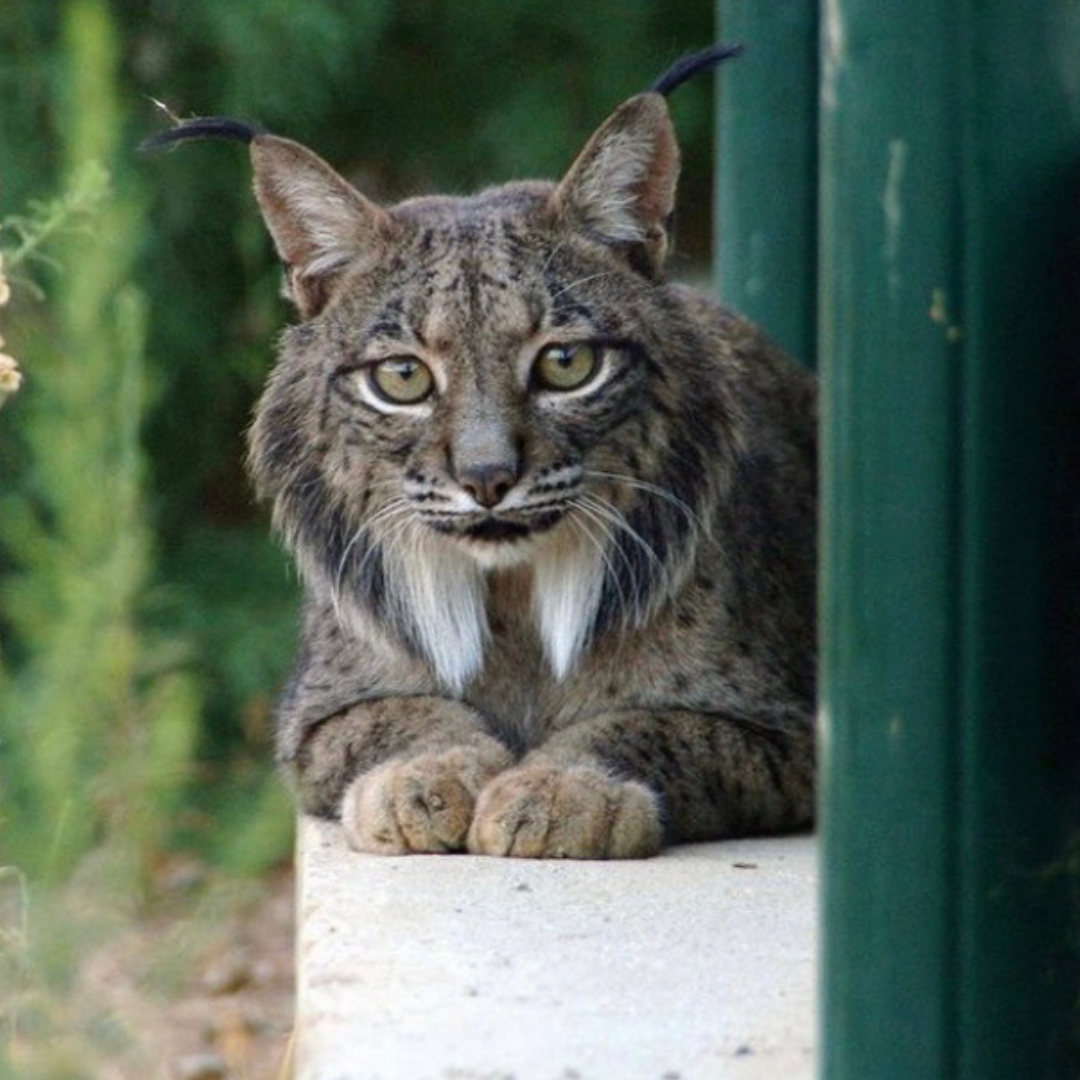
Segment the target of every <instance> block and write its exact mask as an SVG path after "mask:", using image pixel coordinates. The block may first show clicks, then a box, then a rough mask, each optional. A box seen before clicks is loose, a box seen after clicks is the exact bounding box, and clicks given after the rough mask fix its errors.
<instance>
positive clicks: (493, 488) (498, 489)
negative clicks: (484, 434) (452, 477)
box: [457, 465, 517, 510]
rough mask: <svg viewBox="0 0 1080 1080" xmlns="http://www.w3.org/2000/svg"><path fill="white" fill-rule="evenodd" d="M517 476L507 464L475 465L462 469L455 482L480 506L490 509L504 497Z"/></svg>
mask: <svg viewBox="0 0 1080 1080" xmlns="http://www.w3.org/2000/svg"><path fill="white" fill-rule="evenodd" d="M516 479H517V476H516V475H515V474H514V470H513V469H511V468H510V467H509V466H508V465H476V466H473V467H472V468H469V469H464V470H463V471H462V472H461V473H459V474H458V476H457V482H458V484H459V485H460V486H461V487H462V489H463V490H464V491H467V492H468V493H469V494H470V495H471V496H472V497H473V498H474V499H475V500H476V501H477V502H478V503H479V504H480V505H481V506H482V507H484V508H485V509H486V510H491V509H493V508H494V507H496V506H498V505H499V503H501V502H502V501H503V499H505V498H506V496H507V493H508V492H509V491H510V489H511V488H512V487H513V486H514V481H515V480H516Z"/></svg>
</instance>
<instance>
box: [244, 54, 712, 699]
mask: <svg viewBox="0 0 1080 1080" xmlns="http://www.w3.org/2000/svg"><path fill="white" fill-rule="evenodd" d="M723 55H728V53H725V54H723ZM702 57H704V54H700V55H699V58H698V59H699V63H698V68H700V67H701V66H703V64H704V63H705V62H706V61H704V60H702ZM718 58H722V57H721V56H720V55H718V54H717V52H716V50H713V51H712V52H711V53H710V56H709V59H708V61H707V62H708V63H715V62H716V59H718ZM698 68H695V69H694V70H697V69H698ZM672 70H673V72H674V71H675V69H672ZM690 73H692V72H690ZM684 77H686V75H685V74H683V75H680V76H679V77H678V78H677V80H673V77H672V75H671V74H669V75H668V76H667V77H666V78H667V79H668V83H667V84H665V83H664V80H663V79H662V80H660V81H658V83H657V84H655V85H654V88H653V90H651V91H649V92H647V93H644V94H640V95H638V96H636V97H633V98H631V99H629V100H628V101H626V102H624V103H623V104H622V105H621V106H620V107H619V108H618V109H616V110H615V112H614V114H613V115H612V116H611V117H610V118H609V119H608V120H607V121H606V122H605V123H604V124H603V125H602V126H601V127H600V129H599V130H598V131H597V132H596V133H595V134H594V135H593V137H592V138H591V139H590V140H589V142H588V143H587V145H586V146H585V148H584V149H583V150H582V152H581V153H580V155H579V156H578V157H577V159H576V160H575V161H574V162H573V164H572V165H571V167H570V169H569V171H568V172H567V173H566V175H565V176H564V177H563V178H562V180H561V181H559V182H557V183H549V182H520V183H510V184H506V185H504V186H501V187H496V188H492V189H490V190H487V191H483V192H481V193H480V194H478V195H474V196H470V197H455V198H449V197H424V198H417V199H411V200H408V201H406V202H403V203H400V204H398V205H396V206H392V207H382V206H377V205H375V204H374V203H372V202H371V201H369V200H368V199H367V198H365V197H364V196H363V195H362V194H360V192H358V191H357V190H356V189H355V188H354V187H353V186H352V185H350V184H349V183H348V182H347V181H346V180H345V179H343V178H342V177H341V176H339V175H338V174H337V173H336V172H334V170H333V169H331V168H330V166H328V165H327V164H326V163H325V162H323V161H322V160H321V159H320V158H318V157H317V156H316V155H315V154H313V153H312V152H311V151H309V150H307V149H306V148H304V147H303V146H301V145H299V144H297V143H295V142H292V141H289V140H287V139H282V138H277V137H275V136H272V135H268V134H264V133H259V132H255V131H253V130H250V129H249V131H248V133H247V134H249V135H250V146H251V156H252V162H253V168H254V184H255V192H256V196H257V199H258V203H259V206H260V209H261V211H262V214H263V217H264V219H265V222H266V225H267V227H268V229H269V231H270V233H271V235H272V237H273V240H274V243H275V245H276V247H277V250H278V253H279V254H280V256H281V258H282V260H283V262H284V264H285V268H286V276H287V290H288V294H289V296H290V298H291V300H292V301H293V303H294V304H295V306H296V308H297V310H298V312H299V315H300V320H301V321H300V322H299V324H298V325H297V326H295V327H293V328H291V329H290V330H288V331H287V332H286V334H285V335H284V338H283V341H282V346H281V350H280V357H279V362H278V365H277V367H276V369H275V371H274V372H273V374H272V376H271V378H270V381H269V383H268V386H267V388H266V391H265V393H264V395H263V398H262V401H261V402H260V404H259V406H258V410H257V413H256V417H255V421H254V424H253V427H252V430H251V436H250V451H251V453H250V463H251V469H252V473H253V475H254V478H255V480H256V483H257V486H258V488H259V491H260V493H261V494H263V495H265V496H267V497H269V498H272V499H273V501H274V509H275V521H276V524H277V526H278V527H279V528H280V530H281V531H282V532H283V534H284V536H285V537H286V539H287V541H288V543H289V545H290V547H291V548H292V549H293V551H294V552H295V554H296V556H297V558H298V561H299V564H300V567H301V569H302V572H303V574H304V576H305V578H306V579H307V581H308V583H309V585H310V586H311V587H313V588H315V589H317V590H322V591H323V592H326V591H329V593H330V594H331V595H332V597H333V598H334V602H335V604H336V606H337V608H338V611H339V613H340V615H341V617H342V618H344V619H346V620H350V621H353V622H354V623H356V622H359V623H360V624H362V625H364V626H366V627H371V626H372V625H373V624H374V625H375V626H377V627H379V628H381V629H382V630H383V631H388V632H390V633H392V634H393V635H395V636H397V637H398V638H399V639H400V640H403V641H404V642H405V643H406V644H407V645H408V646H409V647H410V648H412V649H413V650H414V651H415V652H416V653H417V654H419V655H421V656H423V657H425V658H426V659H427V660H429V661H430V662H431V664H432V665H433V667H434V669H435V671H436V672H437V674H438V676H439V678H440V680H441V681H442V683H443V684H444V685H445V686H446V687H447V688H449V689H451V690H454V691H460V690H461V689H462V687H463V686H464V685H465V684H466V683H467V682H468V680H469V679H470V678H471V677H472V676H473V675H475V674H476V673H477V671H478V670H479V669H480V667H481V666H482V663H483V652H484V642H485V638H486V636H487V633H488V630H487V624H486V616H485V607H484V602H485V590H486V589H487V587H488V579H489V577H490V575H491V574H492V573H498V572H500V571H501V570H503V569H504V568H508V567H513V566H519V567H527V568H528V572H529V573H531V575H532V583H533V585H532V591H533V609H534V612H535V618H536V621H537V625H538V628H539V632H540V635H541V638H542V640H543V642H544V647H545V650H546V654H547V657H548V660H549V663H550V665H551V667H552V669H553V671H554V672H555V674H556V675H557V676H562V675H564V674H565V673H566V672H568V671H569V670H570V669H571V668H572V667H573V665H574V663H575V660H576V659H577V657H578V656H579V655H580V653H581V651H582V649H583V648H584V647H585V646H586V645H587V644H588V643H589V641H590V640H591V639H592V638H593V637H594V636H596V635H598V634H600V633H602V632H605V631H606V630H610V629H614V628H616V627H618V626H620V625H624V624H626V623H633V622H634V621H636V620H640V619H642V618H644V617H645V616H646V615H647V613H648V612H649V611H650V610H651V609H652V607H653V606H654V605H655V604H656V603H658V602H660V601H662V599H663V597H664V595H665V592H666V590H667V589H669V588H670V587H671V585H672V582H673V581H674V580H675V579H677V578H678V575H679V573H680V568H681V565H682V563H683V562H685V560H686V558H687V555H686V553H687V551H688V548H689V546H690V545H691V544H692V543H693V538H694V531H695V523H696V522H697V521H699V520H700V519H701V516H702V513H703V511H704V510H705V504H706V502H707V501H708V499H709V498H710V497H711V496H710V493H709V485H708V482H707V481H706V480H705V478H704V477H705V474H706V472H708V471H710V470H707V469H706V468H705V467H704V455H706V454H709V453H710V446H711V448H712V450H711V452H712V453H713V454H715V455H717V456H722V455H723V454H724V452H725V449H724V446H723V442H724V431H723V415H724V405H723V402H722V401H718V400H717V395H718V390H717V389H716V382H717V380H716V379H715V378H710V377H709V375H708V373H707V372H706V370H705V369H706V367H707V366H708V365H707V363H706V361H705V360H704V359H703V358H702V356H701V350H699V349H697V348H696V347H695V343H694V342H695V339H694V330H693V327H692V325H691V323H690V320H688V319H687V318H686V316H684V315H681V314H680V310H681V309H680V308H679V307H678V305H676V304H674V303H673V302H672V299H671V294H670V293H669V292H668V291H667V290H666V288H665V286H664V285H663V281H662V276H663V268H664V262H665V256H666V255H667V252H668V245H669V225H670V221H671V217H672V213H673V208H674V199H675V187H676V180H677V176H678V163H679V153H678V147H677V144H676V140H675V136H674V133H673V130H672V124H671V120H670V117H669V114H668V109H667V104H666V101H665V97H664V95H665V94H666V92H667V91H668V90H669V89H671V88H672V87H673V85H677V81H681V80H682V78H684ZM669 84H670V85H669ZM691 433H693V434H692V435H691Z"/></svg>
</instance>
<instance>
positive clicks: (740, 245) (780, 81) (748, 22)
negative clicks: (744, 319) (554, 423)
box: [716, 0, 818, 366]
mask: <svg viewBox="0 0 1080 1080" xmlns="http://www.w3.org/2000/svg"><path fill="white" fill-rule="evenodd" d="M718 19H719V24H720V26H719V30H720V33H719V39H720V40H723V41H730V42H736V41H739V42H743V43H745V45H746V50H747V51H746V54H745V55H744V56H742V57H740V59H739V60H737V61H735V62H733V63H732V64H730V65H728V66H725V67H724V70H723V73H722V74H721V75H720V77H719V78H718V79H717V80H716V86H717V93H718V94H719V108H718V109H717V118H718V139H717V141H718V144H719V161H720V166H719V169H718V173H717V175H718V177H719V183H718V184H717V202H716V250H717V253H718V254H717V269H718V279H719V283H720V294H721V298H722V299H723V301H724V302H725V303H726V304H728V305H729V306H730V307H732V308H734V309H735V310H736V311H740V312H742V313H743V314H744V315H747V316H749V317H750V318H751V319H753V320H754V321H755V322H756V323H758V325H760V326H762V327H764V328H767V330H768V332H769V334H770V335H771V336H772V337H773V338H774V339H775V340H776V341H778V342H779V343H780V344H781V345H782V346H783V347H784V348H785V349H787V351H788V352H790V353H791V354H792V355H793V356H795V357H797V358H798V359H799V360H801V361H802V362H803V363H804V364H807V365H809V366H813V365H814V359H815V352H816V344H817V342H816V337H817V198H818V195H817V153H818V133H817V116H818V94H817V78H818V0H767V2H762V0H720V4H719V9H718Z"/></svg>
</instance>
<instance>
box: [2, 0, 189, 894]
mask: <svg viewBox="0 0 1080 1080" xmlns="http://www.w3.org/2000/svg"><path fill="white" fill-rule="evenodd" d="M65 16H66V21H65V42H66V50H65V51H66V56H67V60H68V65H69V73H70V77H71V79H72V82H73V84H74V85H77V86H78V87H79V93H78V94H72V95H70V96H69V98H68V107H67V112H66V113H65V116H64V133H65V154H66V159H67V163H68V168H67V171H68V173H69V175H70V176H71V180H70V181H69V184H68V186H67V188H66V190H65V192H64V193H63V194H62V195H61V196H60V197H59V198H57V199H55V200H53V201H51V202H48V203H40V204H36V205H35V206H34V207H32V209H31V212H30V213H29V214H28V215H27V216H26V217H24V218H16V219H9V220H8V221H7V222H6V223H5V225H6V227H5V229H4V233H5V234H6V233H8V232H13V233H15V235H16V236H17V238H18V241H19V242H18V245H17V246H16V247H15V248H14V249H12V250H11V251H10V253H9V255H8V258H7V259H6V265H7V266H8V267H9V268H10V269H12V270H13V271H17V270H18V269H19V268H20V265H21V264H29V263H31V262H34V261H36V262H38V263H39V264H44V263H46V260H48V261H49V263H51V262H52V260H55V265H56V266H58V267H60V268H62V272H60V273H56V272H54V273H52V275H51V278H52V285H51V287H50V289H49V290H48V291H49V293H50V296H51V302H50V305H49V308H50V311H49V313H48V315H47V316H46V317H44V319H43V321H42V323H41V325H40V326H39V328H38V332H37V333H36V334H35V335H34V336H33V337H32V338H31V339H30V340H28V342H27V350H28V351H27V353H26V355H28V356H31V357H32V358H33V363H32V386H33V390H32V393H27V395H26V415H25V421H24V424H23V428H22V433H23V437H24V439H25V443H26V447H27V450H28V454H29V460H30V462H31V467H30V474H31V478H32V479H31V482H30V483H28V484H25V485H24V486H22V488H21V489H20V490H17V491H14V492H11V493H9V494H5V495H4V497H3V501H2V505H0V542H2V543H3V546H4V549H5V551H6V553H7V554H8V557H9V558H10V559H11V560H12V561H13V562H14V563H15V566H16V570H15V571H14V572H13V573H11V574H9V575H7V576H6V577H5V580H4V583H3V588H2V590H0V597H2V600H3V606H4V611H5V618H6V621H7V622H8V624H9V625H10V627H11V628H12V631H13V635H14V637H15V638H16V640H17V641H18V643H19V653H20V660H21V662H20V663H19V664H18V665H17V666H14V667H12V665H10V664H8V662H7V661H5V669H4V672H3V677H2V681H0V716H2V717H3V721H2V723H3V735H4V743H3V746H2V747H0V752H2V754H3V757H2V759H0V762H2V768H3V773H2V777H0V780H2V783H3V790H4V806H5V808H4V815H5V822H4V829H3V834H2V839H3V843H4V851H5V857H6V858H7V859H10V860H13V861H14V862H15V863H16V865H18V866H20V867H21V868H22V869H23V870H24V871H26V872H27V873H28V874H29V875H30V876H31V878H32V879H34V880H38V879H44V880H57V879H59V878H61V877H64V876H66V875H67V874H68V873H70V871H71V870H72V869H73V868H74V866H75V865H76V864H77V862H78V860H79V858H80V857H81V856H82V855H84V854H85V853H86V851H88V850H89V849H90V848H91V847H92V846H93V845H95V844H97V843H100V842H102V841H107V840H111V841H113V842H114V844H113V846H114V849H115V851H116V853H117V856H118V858H122V859H123V861H125V862H126V863H128V864H129V865H128V866H127V867H126V873H127V874H128V875H130V878H131V882H132V884H136V883H137V882H138V880H139V875H140V874H141V873H143V872H144V871H145V868H146V867H147V866H148V864H149V861H150V859H151V858H152V856H153V854H154V853H155V852H156V851H157V850H158V849H159V847H160V844H161V840H162V836H163V834H164V832H165V830H166V827H167V825H166V823H167V821H168V817H169V815H170V813H171V812H173V811H174V810H175V806H176V800H177V797H178V793H179V791H180V790H181V789H182V785H183V783H184V781H185V780H186V779H187V774H188V772H189V771H190V767H191V760H192V752H193V748H194V745H195V739H196V735H197V730H198V716H199V694H198V687H197V684H196V681H195V679H194V678H193V677H192V675H191V674H190V673H188V672H185V671H184V670H183V669H182V668H180V667H175V666H174V667H172V668H168V667H166V668H162V666H161V665H160V663H159V662H158V657H159V656H160V654H161V651H162V648H163V645H162V643H160V642H154V641H153V640H147V639H146V638H145V637H144V636H143V631H142V627H141V626H140V620H139V604H140V600H141V597H142V595H143V593H144V592H145V590H146V589H147V587H148V584H149V581H150V574H151V568H152V549H153V537H152V532H151V529H150V525H149V518H148V515H147V513H146V507H145V472H146V470H145V462H144V455H143V451H142V448H141V445H140V427H141V424H142V421H143V418H144V416H145V413H146V407H147V394H146V379H145V341H146V305H145V301H144V299H143V297H142V295H141V294H140V293H139V292H138V290H136V289H135V288H134V287H133V286H132V285H130V284H129V278H130V275H131V269H132V264H133V259H134V254H135V250H136V244H137V237H138V219H139V213H140V205H139V201H138V198H137V195H136V194H135V193H133V192H128V193H126V196H125V198H123V199H120V198H118V197H116V196H114V195H111V194H110V191H109V187H110V185H109V180H108V175H107V173H106V171H105V168H104V166H102V165H100V164H87V163H95V162H102V161H109V160H111V159H112V158H113V157H114V156H115V153H116V147H117V142H118V139H119V124H118V122H117V116H118V109H117V103H116V96H117V90H116V68H117V60H118V58H117V48H116V38H115V33H114V31H113V27H112V23H111V18H110V16H109V13H108V10H107V8H106V6H105V5H104V4H103V3H102V2H101V0H72V2H71V3H70V4H69V5H68V6H67V9H66V11H65Z"/></svg>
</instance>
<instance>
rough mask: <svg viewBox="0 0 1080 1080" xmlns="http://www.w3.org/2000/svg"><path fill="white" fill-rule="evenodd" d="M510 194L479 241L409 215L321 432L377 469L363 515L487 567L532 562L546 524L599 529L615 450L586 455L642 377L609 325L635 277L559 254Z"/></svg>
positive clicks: (640, 360) (421, 214)
mask: <svg viewBox="0 0 1080 1080" xmlns="http://www.w3.org/2000/svg"><path fill="white" fill-rule="evenodd" d="M501 194H502V196H503V198H505V195H506V193H505V192H503V193H501ZM521 198H522V202H524V204H525V206H524V207H523V208H521V209H518V210H517V213H516V216H513V217H503V218H501V219H499V218H496V219H495V222H494V223H492V224H489V225H488V226H487V227H486V228H485V229H484V230H482V231H478V230H475V229H472V228H470V227H469V225H468V224H464V225H463V224H462V223H461V222H460V220H458V215H459V214H462V212H463V208H461V207H455V208H454V211H453V212H451V213H449V214H448V213H447V207H446V206H445V204H438V205H436V206H435V207H424V206H423V205H415V206H413V207H410V209H409V213H408V215H407V217H406V220H407V221H408V228H409V231H410V233H411V236H410V237H409V240H408V241H406V242H405V243H404V244H403V245H402V249H401V251H400V254H399V257H398V259H396V260H395V263H396V265H395V266H392V267H390V268H389V271H388V274H387V279H388V280H387V281H386V284H385V286H384V287H383V289H382V290H381V294H380V295H379V297H378V298H377V299H376V300H375V301H374V303H372V304H371V306H370V309H369V310H367V311H365V312H364V313H363V315H362V316H361V319H360V320H359V322H360V326H361V329H360V333H359V336H358V340H357V341H356V343H355V348H354V350H353V351H350V355H349V356H348V357H347V358H346V359H344V361H343V362H342V363H341V364H340V366H339V367H338V368H337V369H336V370H335V371H334V373H333V374H332V375H331V378H330V389H331V393H332V395H333V397H334V409H333V413H332V416H331V418H330V419H329V424H330V425H331V426H336V428H337V437H338V438H339V439H341V440H343V441H344V442H345V443H346V444H348V441H349V440H352V441H353V442H354V444H355V445H356V446H358V447H360V446H362V447H364V448H365V449H366V452H364V451H360V452H358V453H357V455H355V456H356V458H357V459H362V460H365V461H372V460H377V462H378V464H377V467H376V468H372V469H371V470H370V471H371V478H370V481H369V483H371V484H374V485H377V486H376V487H374V488H373V489H372V490H371V502H370V504H369V505H370V509H371V511H372V512H374V513H378V512H379V511H380V510H381V511H383V512H384V513H385V514H386V516H387V525H388V527H391V528H392V527H395V526H396V527H398V528H399V529H400V530H401V531H402V533H403V534H405V535H412V529H413V524H414V523H416V524H419V525H422V526H423V527H424V528H425V529H427V530H430V531H431V532H432V533H434V534H435V535H437V536H439V537H443V538H446V540H447V541H448V543H450V544H453V545H454V547H455V548H456V549H457V550H460V551H462V552H465V553H467V554H468V555H469V556H470V557H471V558H473V559H474V560H476V562H477V563H478V564H480V565H481V566H483V567H490V566H497V565H505V564H509V563H514V562H520V561H523V560H529V559H532V558H535V556H536V554H537V546H538V543H539V542H540V541H541V540H542V538H543V537H544V536H545V535H546V534H548V533H550V532H551V531H552V530H554V529H557V528H560V527H561V528H562V529H563V530H564V531H574V529H577V530H579V531H580V530H581V529H583V528H585V527H587V525H588V522H589V521H590V515H592V519H595V517H596V514H597V513H598V512H599V511H597V509H596V508H595V504H592V503H590V501H589V500H590V498H591V499H593V500H597V499H601V500H604V501H606V500H607V498H609V495H607V494H606V493H605V492H604V488H605V487H607V488H610V484H606V485H605V484H603V483H601V484H597V483H596V481H597V480H603V477H592V478H590V476H589V473H590V470H591V471H592V472H595V471H597V470H598V469H599V467H600V464H601V463H603V462H604V461H605V460H608V459H610V458H611V457H612V453H611V451H612V449H613V448H612V447H607V448H606V453H605V452H604V451H603V450H600V451H598V449H597V448H598V447H600V448H603V447H605V444H607V443H608V441H609V440H610V439H611V437H612V435H613V433H615V432H617V431H618V429H619V428H620V427H621V426H623V425H625V423H626V421H627V419H628V417H630V416H631V415H632V413H633V411H634V409H635V406H640V403H641V394H642V391H643V387H644V385H645V383H646V382H647V380H648V361H647V358H646V356H645V355H644V353H643V350H642V348H641V345H640V344H639V343H638V342H637V341H635V340H634V338H635V336H636V335H635V334H634V327H633V325H632V324H631V325H627V321H626V320H625V319H621V318H620V317H619V315H618V312H619V310H620V302H621V301H625V300H626V299H627V298H632V297H633V293H634V289H633V282H632V281H631V282H623V283H622V287H621V288H620V287H619V284H618V282H613V281H611V280H610V279H612V278H616V277H618V270H617V269H614V268H612V267H611V266H609V265H604V263H603V262H602V261H601V260H597V259H596V258H595V257H594V258H592V259H590V258H589V257H588V253H584V252H583V253H579V254H578V256H577V257H576V258H575V256H574V253H573V252H572V251H570V250H565V251H559V250H556V249H557V245H558V239H557V238H556V237H555V236H552V235H549V236H546V237H545V236H543V234H542V232H541V231H540V230H539V229H537V227H536V226H535V225H532V223H531V222H530V221H529V217H528V210H529V202H533V201H539V200H536V199H535V197H534V196H533V197H530V196H529V195H524V196H522V197H521ZM478 201H480V202H482V201H483V200H478ZM542 206H543V203H542V201H540V206H539V207H538V208H537V207H533V208H532V209H533V210H534V212H535V211H536V210H537V209H541V210H542ZM469 209H473V208H472V207H470V208H469ZM515 209H516V208H515ZM475 212H476V213H478V214H481V213H484V210H483V208H482V207H476V208H475ZM466 213H467V211H466ZM447 219H448V220H447ZM548 232H549V233H550V230H548ZM477 267H482V268H483V270H482V272H477V270H476V268H477ZM590 285H592V286H593V287H592V288H591V289H590V288H589V286H590ZM356 314H357V313H352V315H353V317H355V315H356ZM356 479H359V478H358V477H352V476H351V475H350V476H349V477H345V478H342V482H343V483H345V484H348V483H349V482H350V481H353V482H355V480H356ZM590 479H591V483H590ZM361 482H363V481H361ZM590 487H595V488H597V489H598V490H596V491H594V492H593V493H592V494H591V495H590ZM575 514H576V515H577V519H578V520H579V521H580V523H579V524H577V525H576V526H575V525H573V524H572V523H571V521H568V517H569V518H571V519H573V518H574V515H575ZM581 535H583V536H587V535H588V534H587V533H581Z"/></svg>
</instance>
